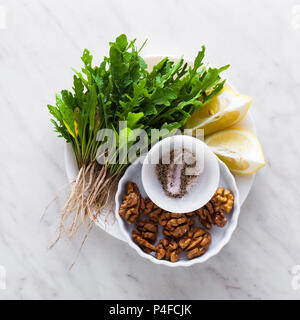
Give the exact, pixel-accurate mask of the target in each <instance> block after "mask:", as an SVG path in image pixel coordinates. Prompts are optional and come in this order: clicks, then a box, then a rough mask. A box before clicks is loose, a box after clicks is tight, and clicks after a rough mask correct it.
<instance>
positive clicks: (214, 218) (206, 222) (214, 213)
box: [196, 199, 227, 229]
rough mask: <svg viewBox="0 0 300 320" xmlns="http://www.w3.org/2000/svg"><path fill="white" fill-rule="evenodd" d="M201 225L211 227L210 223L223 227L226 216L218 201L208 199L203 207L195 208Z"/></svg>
mask: <svg viewBox="0 0 300 320" xmlns="http://www.w3.org/2000/svg"><path fill="white" fill-rule="evenodd" d="M196 211H197V213H198V216H199V220H200V222H201V224H202V225H203V227H205V228H206V229H211V227H212V225H216V226H218V227H220V228H223V227H224V226H225V225H226V223H227V218H226V217H225V213H224V211H223V210H222V208H221V206H220V205H219V204H218V202H216V201H214V199H212V200H210V201H209V202H208V203H207V204H206V205H205V206H204V207H202V208H200V209H198V210H196Z"/></svg>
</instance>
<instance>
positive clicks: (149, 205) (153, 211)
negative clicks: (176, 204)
mask: <svg viewBox="0 0 300 320" xmlns="http://www.w3.org/2000/svg"><path fill="white" fill-rule="evenodd" d="M143 211H144V213H145V214H146V215H148V216H149V219H150V220H151V221H154V222H158V219H159V216H160V215H161V214H162V212H163V209H161V208H160V207H159V206H157V205H156V204H155V203H154V202H153V201H152V200H151V199H150V198H148V197H147V198H146V199H145V208H144V210H143Z"/></svg>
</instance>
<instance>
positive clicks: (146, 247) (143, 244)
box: [132, 229, 155, 253]
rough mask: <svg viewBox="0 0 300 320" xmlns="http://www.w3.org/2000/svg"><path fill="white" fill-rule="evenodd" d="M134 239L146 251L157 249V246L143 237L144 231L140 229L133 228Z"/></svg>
mask: <svg viewBox="0 0 300 320" xmlns="http://www.w3.org/2000/svg"><path fill="white" fill-rule="evenodd" d="M132 240H133V241H134V242H135V243H136V244H137V245H138V246H139V247H140V248H141V249H142V250H143V251H145V252H147V253H150V252H152V251H155V246H154V245H153V244H152V243H150V242H149V241H147V240H146V239H144V238H143V235H142V232H141V231H139V230H138V229H133V231H132Z"/></svg>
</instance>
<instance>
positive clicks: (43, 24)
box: [0, 0, 300, 299]
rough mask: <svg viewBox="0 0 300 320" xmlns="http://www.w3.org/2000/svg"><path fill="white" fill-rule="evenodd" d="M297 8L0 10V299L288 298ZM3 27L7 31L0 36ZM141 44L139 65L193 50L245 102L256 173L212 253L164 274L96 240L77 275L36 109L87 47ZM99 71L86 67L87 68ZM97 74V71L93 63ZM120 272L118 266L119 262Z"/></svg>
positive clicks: (299, 28)
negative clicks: (260, 151) (257, 150)
mask: <svg viewBox="0 0 300 320" xmlns="http://www.w3.org/2000/svg"><path fill="white" fill-rule="evenodd" d="M299 6H300V2H299V1H293V0H286V1H283V0H280V1H272V0H254V1H243V2H241V1H238V0H227V1H221V0H210V1H198V0H189V1H183V0H164V1H161V0H159V1H158V0H152V1H146V0H142V1H141V0H131V1H121V0H110V1H99V0H86V1H77V0H76V1H75V0H73V1H71V0H51V1H50V0H39V1H38V0H0V19H1V17H2V18H3V17H4V18H5V21H3V19H2V21H1V22H0V110H1V116H0V146H1V149H0V155H1V156H0V168H1V169H2V170H1V178H0V181H1V183H0V265H2V266H4V267H5V268H6V273H7V274H6V289H5V290H4V289H1V286H0V299H9V298H12V299H67V298H72V299H110V298H116V299H125V298H139V299H140V298H145V299H150V298H152V299H154V298H157V299H162V298H166V299H185V298H187V299H211V298H218V299H226V298H232V299H238V298H241V299H244V298H245V299H266V298H269V299H276V298H283V299H287V298H290V299H299V298H300V290H294V289H293V287H292V285H291V282H292V279H293V274H292V271H291V270H292V268H293V266H294V265H299V264H300V250H299V244H300V233H299V230H300V201H299V199H300V187H299V181H300V170H299V159H300V151H299V150H300V148H299V146H300V116H299V110H300V109H299V105H300V104H299V101H300V80H299V76H300V10H298V9H299ZM4 22H5V23H4ZM123 32H125V33H127V34H128V35H129V36H130V37H131V38H132V37H137V38H138V39H139V41H140V43H141V42H142V41H143V40H144V39H146V38H148V39H149V40H148V44H147V46H146V47H145V49H144V54H145V55H164V54H168V55H170V56H179V55H181V54H182V53H184V54H185V56H186V57H193V56H194V55H195V54H196V52H197V50H198V49H199V48H200V46H201V45H202V44H205V45H206V46H207V57H208V60H209V61H210V63H211V64H213V65H219V66H221V65H223V64H226V63H231V68H230V70H229V71H227V73H226V76H227V78H230V80H231V82H232V83H233V84H234V85H235V86H236V87H237V88H238V89H239V91H240V92H241V93H245V94H247V95H250V96H252V97H253V98H254V103H253V109H252V111H253V115H254V117H255V121H256V125H257V130H258V135H259V138H260V140H261V143H262V146H263V148H264V152H265V157H266V160H267V166H266V167H265V168H264V169H262V170H261V171H260V172H259V173H258V174H257V177H256V180H255V183H254V186H253V189H252V191H251V192H250V194H249V197H248V199H247V200H246V202H245V204H244V205H243V207H242V211H241V215H240V220H239V226H238V228H237V230H236V232H235V233H234V235H233V237H232V239H231V241H230V243H229V244H228V245H227V246H226V247H225V248H224V249H223V250H222V251H221V253H220V254H219V255H218V256H216V257H214V258H212V259H211V260H209V261H208V262H207V263H205V264H202V265H196V266H193V267H191V268H186V269H184V268H180V269H169V268H166V267H163V266H157V265H154V264H151V263H150V262H149V261H146V260H144V259H142V258H140V257H139V256H138V255H137V254H136V253H135V252H134V251H133V250H132V249H131V248H130V247H129V246H128V245H126V243H123V242H121V241H118V240H116V239H114V238H112V237H111V236H110V235H108V234H106V233H105V232H103V231H101V230H99V229H96V228H95V229H94V230H93V231H92V232H91V234H90V236H89V238H88V241H87V243H86V246H85V247H84V250H83V252H82V254H81V256H80V258H79V261H78V263H77V264H76V265H75V267H74V268H73V269H72V270H71V271H69V270H68V267H69V266H70V264H71V263H72V261H73V259H74V257H75V256H76V253H77V250H78V247H79V245H80V242H81V238H80V237H78V238H77V239H76V240H75V241H74V242H71V243H70V244H67V243H65V242H62V243H60V244H59V245H58V246H57V247H55V248H54V249H53V250H48V249H47V247H48V246H49V244H51V241H53V240H54V237H55V232H54V231H55V228H56V226H57V222H58V213H59V209H60V208H61V207H62V205H63V202H64V197H65V194H64V193H63V192H61V193H60V198H59V200H58V201H57V202H56V203H55V204H54V205H53V206H52V207H51V208H50V210H49V212H48V215H47V216H46V218H45V220H44V221H43V222H40V217H41V215H42V213H43V210H44V208H45V206H46V205H47V203H48V202H49V201H50V200H51V199H52V198H53V197H54V196H55V195H56V194H57V193H58V192H59V190H60V189H61V187H62V186H63V185H65V184H66V176H65V170H64V154H63V145H64V143H63V140H59V139H58V138H56V136H55V134H54V133H53V131H52V125H51V124H50V122H49V115H48V111H47V109H46V105H47V103H53V102H54V97H55V93H56V92H57V91H59V90H60V89H62V88H69V87H70V86H71V81H72V71H71V67H75V68H79V67H80V55H81V52H82V50H83V49H84V48H85V47H87V48H89V49H90V50H91V52H92V53H93V54H94V55H95V56H96V57H99V59H100V58H101V57H102V56H103V55H104V54H106V53H107V43H108V41H110V40H112V39H114V37H115V36H117V35H118V34H120V33H123ZM96 60H97V59H96ZM98 61H99V60H98ZM120 262H122V263H120Z"/></svg>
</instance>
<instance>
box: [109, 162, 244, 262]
mask: <svg viewBox="0 0 300 320" xmlns="http://www.w3.org/2000/svg"><path fill="white" fill-rule="evenodd" d="M141 162H142V161H141V159H137V160H136V161H135V162H134V163H133V164H131V165H130V166H129V167H128V168H127V170H126V171H125V173H124V175H123V176H122V178H121V179H120V181H119V184H118V190H117V193H116V198H115V205H116V207H115V215H116V219H117V221H118V224H119V226H120V231H121V233H122V234H123V237H124V239H125V241H126V242H127V243H128V244H129V245H130V247H132V248H133V249H134V250H135V251H136V252H137V253H138V254H139V255H140V256H141V257H143V258H145V259H147V260H150V261H151V262H153V263H155V264H162V265H166V266H168V267H188V266H191V265H193V264H197V263H203V262H205V261H207V260H208V259H210V258H211V257H213V256H215V255H216V254H218V253H219V252H220V250H221V249H222V248H223V247H224V246H225V245H226V244H227V243H228V242H229V240H230V238H231V236H232V234H233V232H234V230H235V229H236V227H237V223H238V217H239V214H240V197H239V192H238V189H237V186H236V183H235V179H234V177H233V175H232V174H231V173H230V171H229V169H228V168H227V166H226V165H225V164H224V163H223V162H222V161H221V160H218V162H219V167H220V180H219V182H218V187H224V188H225V189H229V190H231V192H232V193H233V195H234V198H235V200H234V206H233V210H232V212H231V213H230V214H229V215H227V219H228V221H227V224H226V226H225V227H224V228H218V227H217V226H213V227H212V229H211V230H210V231H209V232H210V234H211V236H212V242H211V245H210V247H209V249H208V250H207V251H206V252H205V253H204V254H203V255H202V256H200V257H197V258H195V259H192V260H188V259H187V258H186V257H185V256H181V257H180V260H178V261H177V262H170V261H167V260H158V259H156V258H155V255H154V253H152V254H148V253H145V252H144V251H143V250H142V249H141V248H140V247H139V246H138V245H137V244H136V243H134V242H133V240H132V236H131V234H132V230H133V229H134V227H135V225H134V223H133V224H128V223H127V222H126V221H125V220H124V219H122V218H121V217H120V215H119V208H120V205H121V204H122V200H123V196H124V194H125V193H126V190H127V183H128V182H129V181H131V182H134V183H136V184H137V186H138V188H139V190H140V192H141V196H142V197H146V196H147V194H146V192H145V190H144V188H143V184H142V179H141V171H142V163H141ZM162 238H163V235H162V234H158V237H157V241H156V243H158V241H159V240H160V239H162ZM156 243H155V244H156Z"/></svg>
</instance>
